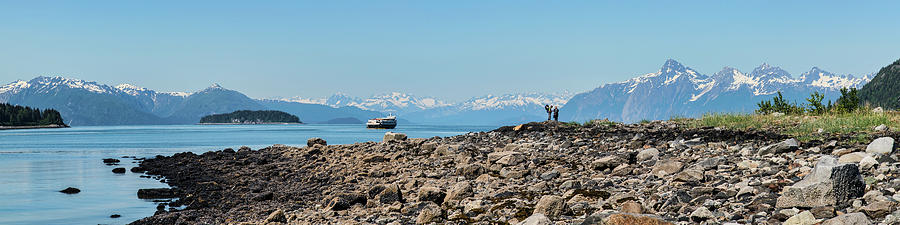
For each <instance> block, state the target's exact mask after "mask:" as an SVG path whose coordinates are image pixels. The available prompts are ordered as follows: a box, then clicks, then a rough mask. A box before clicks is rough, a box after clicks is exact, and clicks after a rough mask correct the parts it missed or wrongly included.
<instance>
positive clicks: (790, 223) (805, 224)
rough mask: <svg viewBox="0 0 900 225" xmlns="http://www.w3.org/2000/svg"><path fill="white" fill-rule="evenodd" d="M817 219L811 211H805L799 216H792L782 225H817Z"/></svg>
mask: <svg viewBox="0 0 900 225" xmlns="http://www.w3.org/2000/svg"><path fill="white" fill-rule="evenodd" d="M816 222H818V221H816V217H815V216H813V214H812V213H811V212H809V211H803V212H801V213H799V214H797V215H794V216H791V218H788V219H787V220H785V221H784V223H783V224H782V225H813V224H816Z"/></svg>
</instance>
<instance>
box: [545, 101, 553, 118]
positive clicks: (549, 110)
mask: <svg viewBox="0 0 900 225" xmlns="http://www.w3.org/2000/svg"><path fill="white" fill-rule="evenodd" d="M552 110H553V107H550V105H544V112H546V113H547V120H550V115H552V114H553V111H552Z"/></svg>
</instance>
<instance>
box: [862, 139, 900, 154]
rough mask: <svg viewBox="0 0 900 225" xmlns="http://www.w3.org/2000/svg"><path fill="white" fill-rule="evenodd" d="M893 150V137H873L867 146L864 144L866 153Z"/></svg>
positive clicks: (889, 151)
mask: <svg viewBox="0 0 900 225" xmlns="http://www.w3.org/2000/svg"><path fill="white" fill-rule="evenodd" d="M893 151H894V138H892V137H882V138H878V139H875V140H874V141H872V143H869V146H866V152H868V153H873V154H874V153H879V154H885V155H887V154H891V152H893Z"/></svg>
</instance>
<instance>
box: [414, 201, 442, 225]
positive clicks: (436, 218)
mask: <svg viewBox="0 0 900 225" xmlns="http://www.w3.org/2000/svg"><path fill="white" fill-rule="evenodd" d="M443 214H444V212H443V210H441V207H440V206H438V205H437V204H431V203H429V204H428V205H425V207H423V208H422V210H420V211H419V216H416V224H428V223H433V222H440V220H441V216H442V215H443Z"/></svg>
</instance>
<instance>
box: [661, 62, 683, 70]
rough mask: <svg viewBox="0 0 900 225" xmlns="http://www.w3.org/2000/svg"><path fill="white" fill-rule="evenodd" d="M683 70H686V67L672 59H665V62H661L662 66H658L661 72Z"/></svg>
mask: <svg viewBox="0 0 900 225" xmlns="http://www.w3.org/2000/svg"><path fill="white" fill-rule="evenodd" d="M685 70H687V68H686V67H685V66H684V65H682V64H681V63H679V62H678V61H675V60H674V59H667V60H666V62H665V63H664V64H663V66H662V68H660V71H662V72H669V71H685Z"/></svg>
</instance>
